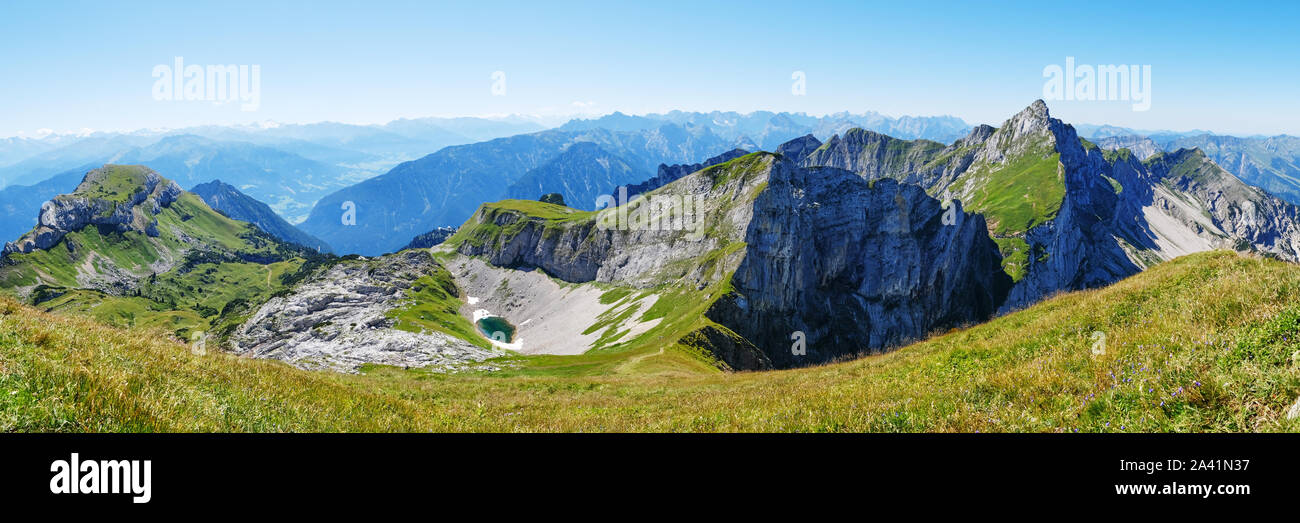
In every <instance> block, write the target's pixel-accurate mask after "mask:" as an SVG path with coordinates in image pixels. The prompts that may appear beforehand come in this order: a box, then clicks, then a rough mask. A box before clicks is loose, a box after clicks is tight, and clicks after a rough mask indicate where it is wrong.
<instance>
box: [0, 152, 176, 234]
mask: <svg viewBox="0 0 1300 523" xmlns="http://www.w3.org/2000/svg"><path fill="white" fill-rule="evenodd" d="M125 171H129V172H125ZM119 178H120V179H121V180H119ZM125 181H130V182H132V183H129V184H128V183H122V185H124V186H129V188H127V189H123V190H128V191H130V192H129V193H128V194H118V193H108V192H107V191H108V190H109V188H111V187H113V186H114V184H115V183H118V182H125ZM183 192H184V191H183V190H181V188H180V186H179V185H176V183H175V182H172V181H170V180H166V179H164V178H163V177H162V176H159V175H158V173H156V172H154V171H153V170H152V169H148V168H146V167H140V166H116V165H109V166H105V167H103V168H100V169H95V170H93V171H90V172H89V173H87V174H86V177H85V179H83V180H82V182H81V184H80V185H79V186H78V187H77V190H76V191H75V192H73V193H72V194H64V195H59V196H57V197H55V198H54V199H52V200H50V201H48V202H45V204H43V205H41V213H40V218H39V221H38V224H37V226H36V228H35V229H34V230H32V231H31V232H29V233H27V234H25V235H23V237H22V238H19V239H18V240H17V241H13V242H9V243H7V244H6V245H5V248H4V254H9V253H13V252H20V253H30V252H32V251H33V250H36V249H48V248H50V247H53V246H54V245H56V244H58V243H59V240H61V239H63V236H64V235H66V234H67V233H69V232H71V231H77V230H81V229H82V228H84V227H86V226H88V225H106V226H112V227H114V228H115V229H116V230H118V231H119V232H125V231H128V230H134V231H137V232H142V233H145V234H147V235H149V236H151V237H156V236H158V220H157V219H156V218H154V216H155V215H157V214H158V213H160V212H162V209H163V208H165V207H168V206H170V205H171V204H172V203H173V202H175V201H176V199H177V198H179V197H180V196H181V194H182V193H183Z"/></svg>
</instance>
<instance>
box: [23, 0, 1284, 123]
mask: <svg viewBox="0 0 1300 523" xmlns="http://www.w3.org/2000/svg"><path fill="white" fill-rule="evenodd" d="M1236 4H1238V3H1235V2H1212V3H1211V2H1205V3H1200V2H1168V3H1165V2H1115V3H1108V2H1041V1H1040V2H1005V3H1001V2H993V3H985V2H935V3H929V2H916V1H907V2H898V1H896V0H895V1H890V2H879V3H878V2H869V1H853V2H816V1H801V2H789V1H780V2H743V3H741V2H735V3H724V2H708V1H702V0H696V1H689V2H674V1H654V2H590V3H578V2H560V1H556V2H518V3H515V2H505V1H491V2H483V1H477V2H454V3H440V2H429V1H422V2H384V1H379V0H372V1H367V2H339V3H331V2H319V1H318V2H289V1H277V0H261V1H257V2H242V1H234V0H230V1H221V2H176V1H170V2H156V3H149V2H113V3H108V2H58V1H26V0H6V1H5V2H0V136H15V135H24V136H30V135H33V134H35V133H37V132H38V131H40V130H53V131H56V132H72V131H77V130H81V129H93V130H100V131H125V130H134V129H141V128H180V127H187V126H193V125H202V124H220V125H226V124H247V123H253V122H262V121H276V122H286V123H309V122H318V121H339V122H348V123H383V122H387V121H389V120H393V119H396V118H403V117H405V118H417V117H425V116H484V115H504V114H529V115H548V116H551V117H556V116H557V115H570V114H605V113H610V112H613V111H621V112H624V113H629V114H645V113H651V112H664V111H669V110H674V109H680V110H688V111H713V110H721V111H740V112H750V111H755V110H773V111H792V112H806V113H809V114H816V115H820V114H826V113H833V112H840V111H849V112H855V113H856V112H864V111H878V112H881V113H884V114H888V115H893V116H899V115H944V114H946V115H953V116H957V117H960V118H962V119H964V120H966V121H967V122H969V123H972V124H977V123H989V124H993V125H997V124H999V123H1001V122H1002V121H1004V120H1005V119H1006V118H1007V117H1008V116H1010V115H1011V114H1014V113H1015V112H1017V111H1018V110H1020V109H1022V108H1024V107H1025V106H1027V105H1029V104H1030V103H1031V102H1033V101H1034V100H1035V99H1038V98H1044V84H1045V82H1046V79H1045V78H1044V69H1045V68H1048V67H1050V66H1053V65H1056V66H1061V67H1063V66H1064V65H1065V63H1066V60H1067V58H1068V57H1073V61H1074V62H1075V63H1076V64H1080V65H1103V64H1106V65H1109V64H1119V65H1137V66H1150V71H1151V73H1150V77H1149V78H1150V86H1151V90H1150V93H1151V94H1150V108H1149V109H1148V110H1145V111H1135V110H1134V109H1133V103H1132V102H1131V101H1124V100H1092V101H1077V100H1076V101H1065V100H1053V99H1049V100H1047V102H1048V105H1049V107H1050V108H1051V110H1052V113H1053V115H1054V116H1056V117H1058V118H1062V119H1063V120H1065V121H1067V122H1071V123H1093V124H1111V125H1118V126H1124V127H1132V128H1136V129H1147V130H1155V129H1169V130H1180V131H1182V130H1192V129H1201V130H1210V131H1213V132H1217V133H1221V134H1238V135H1251V134H1269V135H1271V134H1281V133H1287V134H1293V135H1300V97H1298V96H1297V94H1300V92H1298V91H1300V62H1297V60H1296V57H1297V56H1300V30H1297V26H1298V25H1300V3H1298V2H1276V3H1273V2H1252V3H1250V5H1244V4H1242V5H1236ZM176 57H181V58H183V60H184V63H185V64H186V65H199V66H201V67H206V66H211V65H245V66H253V65H256V66H258V70H259V72H260V75H259V80H260V89H258V90H257V92H258V93H259V94H260V96H259V100H258V104H257V106H256V110H244V109H248V108H249V107H245V106H244V104H241V103H239V101H238V100H236V101H231V102H226V103H218V102H217V101H202V100H200V101H193V100H166V99H161V100H159V99H157V98H159V95H158V93H157V92H156V91H157V90H158V89H160V87H159V86H158V85H156V84H157V83H158V81H159V78H158V77H155V76H154V73H155V70H156V67H157V66H160V65H162V66H169V67H170V66H172V65H173V64H174V62H175V59H176ZM797 73H802V78H803V81H802V83H801V86H802V92H801V93H800V92H799V89H798V87H800V85H796V84H798V83H799V82H798V81H797V80H796V79H795V77H796V76H797ZM176 94H177V93H173V96H175V95H176ZM181 98H183V96H181Z"/></svg>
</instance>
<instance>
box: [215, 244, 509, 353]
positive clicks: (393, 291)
mask: <svg viewBox="0 0 1300 523" xmlns="http://www.w3.org/2000/svg"><path fill="white" fill-rule="evenodd" d="M435 268H436V264H435V262H434V260H433V258H432V256H430V255H429V253H427V252H424V251H407V252H403V253H399V254H394V255H389V256H385V257H382V258H377V259H373V260H366V259H362V260H350V261H343V262H340V263H338V264H337V265H335V266H333V267H331V268H330V269H328V270H326V271H325V272H324V273H323V274H319V275H317V276H314V277H312V278H310V279H308V280H307V281H305V282H303V283H302V284H300V285H299V286H298V287H297V288H295V289H294V292H293V293H291V294H289V295H287V296H281V297H276V298H272V299H271V300H270V301H268V302H267V303H266V304H264V305H262V307H261V308H259V309H258V311H257V312H256V313H255V314H254V315H253V316H252V318H250V319H249V320H248V321H247V322H246V323H245V324H244V325H243V326H242V327H240V329H239V330H238V331H237V332H236V333H235V334H234V335H233V336H232V337H231V343H232V345H233V346H234V348H235V350H236V351H238V352H241V353H243V354H246V355H249V356H252V357H257V358H271V359H277V360H281V361H285V362H287V363H290V364H292V365H294V366H296V367H299V368H305V369H329V370H338V371H345V372H355V371H356V370H357V369H358V368H359V367H360V366H361V365H364V364H366V363H376V364H382V365H392V366H398V367H421V368H431V369H434V370H440V371H443V370H465V369H487V367H484V366H482V365H480V362H482V361H483V360H485V359H488V358H494V357H498V356H502V355H504V354H505V352H504V351H502V350H500V349H485V348H483V347H479V346H476V345H473V344H470V343H469V342H466V341H464V340H461V339H459V338H456V337H452V336H449V335H447V334H444V333H441V332H421V333H415V332H407V331H403V330H398V329H395V328H393V325H394V321H393V320H392V319H391V318H389V316H388V314H389V311H392V310H393V309H394V308H397V307H399V306H400V305H401V303H402V301H403V296H404V293H405V291H406V290H407V289H410V288H411V286H412V285H413V284H414V282H415V281H416V280H418V279H419V278H420V277H422V276H425V275H427V274H430V273H431V272H433V271H434V270H435ZM453 288H454V287H453Z"/></svg>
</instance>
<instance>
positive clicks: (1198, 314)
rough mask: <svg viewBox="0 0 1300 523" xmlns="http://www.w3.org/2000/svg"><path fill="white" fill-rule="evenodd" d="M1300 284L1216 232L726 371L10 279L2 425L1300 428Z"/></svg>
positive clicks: (1, 352) (673, 357) (1293, 273)
mask: <svg viewBox="0 0 1300 523" xmlns="http://www.w3.org/2000/svg"><path fill="white" fill-rule="evenodd" d="M1297 293H1300V267H1297V266H1295V265H1291V264H1286V263H1282V262H1277V261H1272V260H1266V259H1260V258H1255V257H1248V256H1242V255H1238V254H1235V253H1231V252H1212V253H1202V254H1196V255H1192V256H1187V257H1183V258H1179V259H1177V260H1174V261H1172V262H1168V263H1164V264H1161V265H1158V266H1156V267H1154V268H1152V269H1150V270H1148V271H1146V272H1144V273H1141V274H1139V275H1137V276H1134V277H1132V278H1129V279H1126V280H1123V281H1121V282H1119V283H1117V284H1115V285H1113V286H1111V287H1108V288H1105V289H1099V290H1094V291H1086V292H1076V293H1070V294H1063V295H1060V296H1057V297H1054V298H1052V299H1049V300H1046V301H1044V302H1042V303H1040V304H1038V305H1035V306H1033V307H1031V308H1029V309H1026V310H1023V311H1019V312H1015V313H1012V314H1008V315H1006V316H1004V317H1001V318H998V319H995V320H993V321H991V322H989V323H987V324H983V325H979V326H974V327H970V328H967V329H963V330H954V331H952V332H947V333H942V334H936V335H934V336H932V337H931V338H930V339H929V340H926V341H922V342H919V343H916V344H913V345H910V346H907V347H903V348H901V349H899V350H896V351H894V352H890V353H887V354H881V355H872V356H866V357H862V358H859V359H854V360H851V361H844V362H839V363H833V364H828V365H823V366H818V367H809V368H801V369H795V370H784V371H772V372H740V373H722V372H718V371H716V370H713V369H710V368H709V367H707V366H706V365H702V364H701V363H700V362H699V359H698V358H697V357H695V356H693V355H691V354H690V352H689V351H690V349H689V348H685V347H678V346H665V347H662V348H660V349H659V350H645V351H638V352H637V353H635V354H633V353H623V354H618V353H614V354H610V353H597V354H589V355H583V356H567V357H561V356H546V357H538V358H532V357H516V358H514V359H515V360H516V363H517V365H518V368H516V369H514V370H511V371H508V372H504V373H500V374H481V375H463V374H462V375H441V374H432V373H428V372H422V371H408V370H401V369H393V368H373V369H370V370H369V371H368V372H366V373H364V374H361V375H344V374H334V373H327V372H308V371H302V370H298V369H295V368H292V367H289V366H287V365H284V364H282V363H278V362H275V361H268V360H252V359H247V358H241V357H237V356H233V355H230V354H225V353H220V352H213V351H209V352H207V353H205V354H195V353H194V352H193V351H192V350H191V348H190V347H189V346H187V345H184V344H181V343H179V342H175V341H172V340H171V339H170V338H169V337H168V335H167V334H165V333H163V332H162V331H156V330H148V329H135V330H121V329H117V328H112V327H108V326H103V325H101V324H98V323H96V322H94V321H93V320H91V319H88V318H85V317H79V316H65V315H55V314H49V313H45V312H41V311H38V310H36V309H33V308H31V307H27V306H24V305H21V304H19V303H17V302H15V301H12V300H10V299H8V298H0V430H4V431H75V432H80V431H109V432H115V431H123V432H137V431H505V432H511V431H814V432H822V431H828V432H834V431H944V432H947V431H955V432H974V431H981V432H994V431H1034V432H1069V433H1072V432H1075V431H1078V432H1164V431H1231V432H1237V431H1260V432H1273V431H1290V432H1294V431H1298V430H1300V419H1288V417H1287V411H1288V409H1290V408H1291V406H1292V405H1293V404H1294V403H1295V402H1296V399H1297V395H1300V300H1297V299H1296V296H1297ZM597 352H599V351H597ZM1096 352H1100V354H1096Z"/></svg>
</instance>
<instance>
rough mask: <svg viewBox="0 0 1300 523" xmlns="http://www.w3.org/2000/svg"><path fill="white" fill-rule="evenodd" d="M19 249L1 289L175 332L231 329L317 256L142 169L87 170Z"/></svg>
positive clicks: (10, 255) (0, 264)
mask: <svg viewBox="0 0 1300 523" xmlns="http://www.w3.org/2000/svg"><path fill="white" fill-rule="evenodd" d="M149 187H152V188H153V189H152V190H150V191H148V192H146V191H145V189H147V188H149ZM19 243H20V244H22V245H23V248H22V249H9V250H7V251H6V254H5V256H4V258H3V260H0V289H3V291H4V292H7V293H10V294H12V295H14V296H16V297H19V298H22V299H25V300H29V302H31V303H35V304H39V305H40V306H42V307H45V308H46V309H47V310H58V311H64V310H66V311H79V312H85V313H89V314H91V315H92V316H94V317H96V318H98V319H100V320H101V321H105V322H107V323H110V324H113V325H119V326H135V325H156V326H160V327H165V328H166V329H167V330H169V331H172V332H175V333H177V334H178V335H181V336H189V335H190V334H191V333H192V332H198V331H208V330H210V329H214V328H217V327H219V326H222V325H226V326H227V327H228V326H229V325H230V324H233V323H236V320H235V317H236V316H237V315H238V314H239V313H241V312H244V310H243V309H244V308H246V307H247V306H248V305H249V304H253V303H258V302H260V301H263V300H264V299H265V298H267V297H269V296H270V295H271V294H273V293H275V292H278V291H280V290H282V289H284V288H285V287H286V283H285V281H286V279H290V278H291V277H292V275H293V274H295V273H296V272H297V271H298V270H299V269H300V268H302V267H303V265H304V264H305V263H306V262H307V261H309V260H316V261H318V262H319V260H320V259H322V258H323V257H321V256H320V255H318V254H316V253H315V252H314V251H312V250H309V249H306V248H303V247H298V246H294V245H290V244H286V243H283V242H281V241H279V240H277V239H275V238H273V237H271V236H270V235H268V234H267V233H265V232H263V231H261V230H260V229H258V228H257V227H255V226H253V225H251V224H248V223H245V222H238V221H235V220H231V219H229V218H227V217H225V216H223V215H222V214H220V213H218V212H216V211H213V210H212V209H211V208H210V207H208V206H207V205H206V204H205V203H204V202H203V200H202V199H201V198H199V197H198V196H197V195H194V194H192V193H185V192H181V191H180V190H179V188H178V187H176V186H175V184H173V183H172V182H170V181H169V180H166V179H164V178H162V177H161V176H159V175H158V174H157V173H155V172H154V171H152V170H150V169H148V168H146V167H143V166H116V165H109V166H105V167H104V168H101V169H96V170H94V171H91V172H90V173H88V174H87V175H86V178H85V179H84V180H83V182H82V183H81V184H80V185H79V186H78V188H77V190H76V191H74V192H73V193H70V194H65V195H59V196H57V197H55V198H54V200H52V201H51V202H50V203H49V204H47V206H46V207H45V208H44V210H43V211H42V224H41V225H38V227H37V228H36V229H35V230H34V231H33V232H32V233H29V235H28V236H25V237H24V240H20V242H19ZM12 245H13V244H11V246H12Z"/></svg>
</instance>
